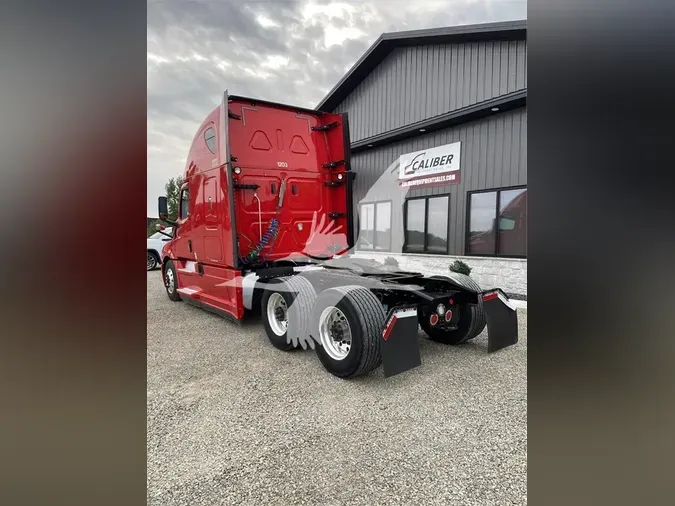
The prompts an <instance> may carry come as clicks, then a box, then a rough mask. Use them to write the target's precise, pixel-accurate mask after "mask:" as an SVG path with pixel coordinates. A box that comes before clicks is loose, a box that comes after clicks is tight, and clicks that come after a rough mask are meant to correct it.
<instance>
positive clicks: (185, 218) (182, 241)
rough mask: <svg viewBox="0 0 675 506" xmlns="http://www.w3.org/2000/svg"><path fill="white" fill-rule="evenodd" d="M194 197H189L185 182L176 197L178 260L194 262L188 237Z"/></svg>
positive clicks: (192, 248)
mask: <svg viewBox="0 0 675 506" xmlns="http://www.w3.org/2000/svg"><path fill="white" fill-rule="evenodd" d="M193 200H194V196H192V195H190V188H189V185H188V182H187V181H186V182H185V183H184V184H183V186H182V187H181V189H180V193H179V197H178V218H177V220H176V221H177V223H178V226H177V227H176V231H175V234H176V235H175V237H176V247H175V254H176V256H177V257H178V258H182V259H186V260H194V259H195V255H194V244H193V241H192V238H191V237H190V236H191V234H190V232H191V230H192V220H191V211H192V210H193V209H194V203H193Z"/></svg>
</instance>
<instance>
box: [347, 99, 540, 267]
mask: <svg viewBox="0 0 675 506" xmlns="http://www.w3.org/2000/svg"><path fill="white" fill-rule="evenodd" d="M355 123H356V124H358V120H357V121H354V120H351V121H350V127H353V126H354V124H355ZM457 141H459V142H461V156H460V172H461V179H460V183H459V184H453V185H445V186H441V187H436V188H426V189H419V188H418V189H413V190H410V191H409V192H408V197H419V196H423V195H438V194H450V216H449V218H448V228H449V231H448V239H449V243H450V244H449V254H450V255H463V254H464V240H465V237H464V234H465V230H466V228H465V227H466V222H465V218H466V217H465V214H466V198H467V192H469V191H473V190H484V189H491V188H500V187H505V186H516V185H523V184H527V108H526V107H521V108H519V109H515V110H513V111H509V112H504V113H495V115H493V116H490V117H489V118H484V119H481V120H477V121H472V122H469V123H465V124H462V125H460V126H457V127H453V128H448V129H445V130H439V131H437V132H434V133H429V134H420V135H419V136H418V137H415V138H413V139H409V140H406V141H403V142H399V143H392V144H389V145H386V146H383V147H381V148H373V149H370V150H367V151H362V152H360V153H355V154H352V158H351V165H352V170H354V171H355V172H356V173H357V177H356V180H355V182H354V203H355V204H357V205H358V204H359V203H362V202H363V203H365V202H369V201H374V200H388V199H391V200H392V218H391V225H392V230H394V231H396V230H402V229H403V192H402V191H401V190H400V189H399V188H397V187H396V186H395V184H394V183H392V182H389V183H388V184H383V183H382V181H380V182H378V184H377V185H376V186H373V185H375V183H376V181H378V179H379V178H380V176H381V175H382V173H383V172H384V171H385V169H387V168H388V167H390V166H391V164H392V163H393V162H395V161H396V160H397V159H398V157H399V156H400V155H401V154H404V153H410V152H413V151H417V150H421V149H426V148H430V147H435V146H441V145H443V144H450V143H453V142H457ZM366 197H367V198H366ZM357 233H358V231H357ZM402 239H403V238H402V237H400V234H396V233H394V234H393V239H392V251H393V252H401V248H402Z"/></svg>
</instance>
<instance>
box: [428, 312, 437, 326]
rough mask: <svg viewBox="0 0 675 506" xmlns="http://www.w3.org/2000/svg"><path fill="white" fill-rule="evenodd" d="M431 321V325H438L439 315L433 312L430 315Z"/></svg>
mask: <svg viewBox="0 0 675 506" xmlns="http://www.w3.org/2000/svg"><path fill="white" fill-rule="evenodd" d="M429 323H431V325H436V324H437V323H438V315H437V314H436V313H433V314H432V315H431V316H430V317H429Z"/></svg>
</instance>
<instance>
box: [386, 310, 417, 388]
mask: <svg viewBox="0 0 675 506" xmlns="http://www.w3.org/2000/svg"><path fill="white" fill-rule="evenodd" d="M381 349H382V369H383V370H384V377H385V378H389V377H390V376H395V375H396V374H401V373H402V372H405V371H408V370H410V369H413V368H415V367H417V366H419V365H422V358H421V357H420V338H419V334H418V321H417V307H416V306H396V307H394V308H392V309H391V310H390V311H389V314H388V315H387V319H386V320H385V321H384V327H383V329H382V348H381Z"/></svg>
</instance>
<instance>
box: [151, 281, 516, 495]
mask: <svg viewBox="0 0 675 506" xmlns="http://www.w3.org/2000/svg"><path fill="white" fill-rule="evenodd" d="M147 286H148V440H147V445H148V470H147V472H148V478H147V480H148V481H147V485H148V504H149V505H179V504H180V505H189V506H198V505H206V506H216V505H228V506H229V505H237V504H245V505H256V506H257V505H268V504H269V505H279V506H286V505H291V504H321V505H326V506H330V505H338V504H339V505H342V504H344V505H349V506H354V505H369V506H370V505H372V506H374V505H384V504H386V505H390V504H391V505H398V504H406V505H418V504H419V505H425V506H426V505H434V504H458V505H473V504H475V505H491V504H494V505H505V504H526V502H527V498H526V490H527V489H526V487H527V381H526V380H527V328H526V327H527V310H526V309H519V310H518V317H519V325H520V342H519V343H518V344H517V345H516V346H512V347H510V348H506V349H504V350H501V351H499V352H497V353H495V354H492V355H487V337H486V335H485V334H483V335H481V336H479V337H477V338H476V339H475V340H474V341H472V342H471V343H469V344H466V345H463V346H459V347H451V346H444V345H441V344H437V343H433V342H431V341H428V340H427V339H423V340H422V346H421V353H422V366H421V367H418V368H416V369H413V370H412V371H408V372H406V373H404V374H401V375H399V376H395V377H393V378H389V379H387V380H385V379H384V377H383V375H382V368H379V369H378V370H376V371H373V372H372V373H370V374H369V375H367V376H365V377H361V378H358V379H356V380H350V381H345V380H340V379H337V378H335V377H333V376H332V375H330V374H329V373H328V372H326V371H325V370H324V369H323V367H322V366H321V364H320V362H319V361H318V359H317V358H316V356H315V353H314V352H313V351H311V350H308V351H296V352H290V353H284V352H281V351H278V350H276V349H275V348H273V347H272V345H271V344H269V342H268V341H267V338H266V336H265V333H264V330H263V328H262V325H261V323H260V321H252V322H248V323H245V324H243V325H242V326H238V325H236V324H234V323H231V322H229V321H227V320H225V319H223V318H221V317H219V316H216V315H212V314H210V313H208V312H206V311H204V310H201V309H198V308H195V307H192V306H190V305H188V304H186V303H182V302H171V301H170V300H169V299H168V298H167V296H166V294H165V292H164V289H163V287H162V283H161V276H160V273H159V271H153V272H149V273H148V284H147Z"/></svg>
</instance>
